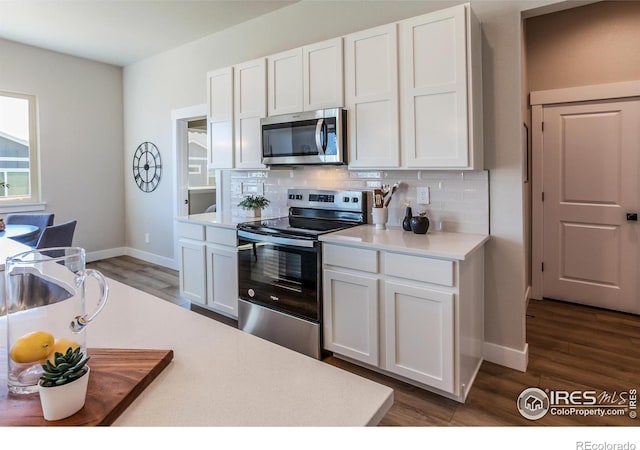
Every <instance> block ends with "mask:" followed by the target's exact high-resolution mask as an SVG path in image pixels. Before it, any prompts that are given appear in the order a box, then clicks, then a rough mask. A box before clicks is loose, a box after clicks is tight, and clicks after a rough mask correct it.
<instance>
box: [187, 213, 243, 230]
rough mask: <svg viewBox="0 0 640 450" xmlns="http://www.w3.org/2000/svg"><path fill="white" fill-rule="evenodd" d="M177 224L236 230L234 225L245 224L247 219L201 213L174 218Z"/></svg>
mask: <svg viewBox="0 0 640 450" xmlns="http://www.w3.org/2000/svg"><path fill="white" fill-rule="evenodd" d="M176 220H177V221H178V222H185V223H197V224H199V225H208V226H213V227H221V228H233V229H235V228H236V225H238V223H240V222H246V221H247V219H244V218H243V219H240V218H239V217H232V216H226V215H223V214H221V213H217V212H214V213H202V214H191V215H189V216H180V217H176Z"/></svg>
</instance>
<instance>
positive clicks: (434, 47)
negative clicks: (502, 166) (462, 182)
mask: <svg viewBox="0 0 640 450" xmlns="http://www.w3.org/2000/svg"><path fill="white" fill-rule="evenodd" d="M466 31H467V26H466V14H465V8H464V5H460V6H456V7H453V8H448V9H445V10H442V11H438V12H435V13H431V14H426V15H423V16H419V17H414V18H412V19H408V20H405V21H402V22H400V45H401V48H402V52H403V55H402V61H401V65H400V72H401V74H402V87H403V89H402V91H403V98H402V117H403V136H402V145H403V152H404V165H405V166H406V167H409V168H417V169H419V168H454V167H455V168H468V167H469V165H470V164H471V163H470V158H469V143H468V137H469V136H468V126H469V123H468V120H467V59H466V55H467V53H466V52H467V40H466Z"/></svg>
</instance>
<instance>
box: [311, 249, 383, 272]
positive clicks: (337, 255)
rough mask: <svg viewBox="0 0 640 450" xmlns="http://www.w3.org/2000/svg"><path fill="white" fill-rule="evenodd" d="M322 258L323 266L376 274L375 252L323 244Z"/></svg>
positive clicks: (376, 261) (376, 255)
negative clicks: (328, 265)
mask: <svg viewBox="0 0 640 450" xmlns="http://www.w3.org/2000/svg"><path fill="white" fill-rule="evenodd" d="M323 258H324V263H325V264H330V265H332V266H339V267H346V268H347V269H354V270H362V271H364V272H372V273H378V252H377V251H376V250H367V249H364V248H354V247H338V246H336V245H328V244H325V245H324V250H323Z"/></svg>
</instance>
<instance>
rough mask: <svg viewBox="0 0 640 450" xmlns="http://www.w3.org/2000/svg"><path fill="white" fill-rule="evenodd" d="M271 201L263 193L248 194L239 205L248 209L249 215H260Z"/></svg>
mask: <svg viewBox="0 0 640 450" xmlns="http://www.w3.org/2000/svg"><path fill="white" fill-rule="evenodd" d="M269 203H271V202H270V201H269V200H268V199H267V198H265V197H263V196H262V195H247V196H246V197H245V198H244V199H242V201H241V202H240V203H238V206H240V207H241V208H242V209H244V210H245V211H246V216H247V217H260V213H261V211H262V210H263V209H264V208H266V207H267V206H269Z"/></svg>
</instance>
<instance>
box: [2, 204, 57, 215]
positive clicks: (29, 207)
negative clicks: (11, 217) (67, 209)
mask: <svg viewBox="0 0 640 450" xmlns="http://www.w3.org/2000/svg"><path fill="white" fill-rule="evenodd" d="M46 207H47V204H46V203H16V204H13V205H12V204H8V205H0V214H11V213H17V212H31V211H44V210H45V209H46Z"/></svg>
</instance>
